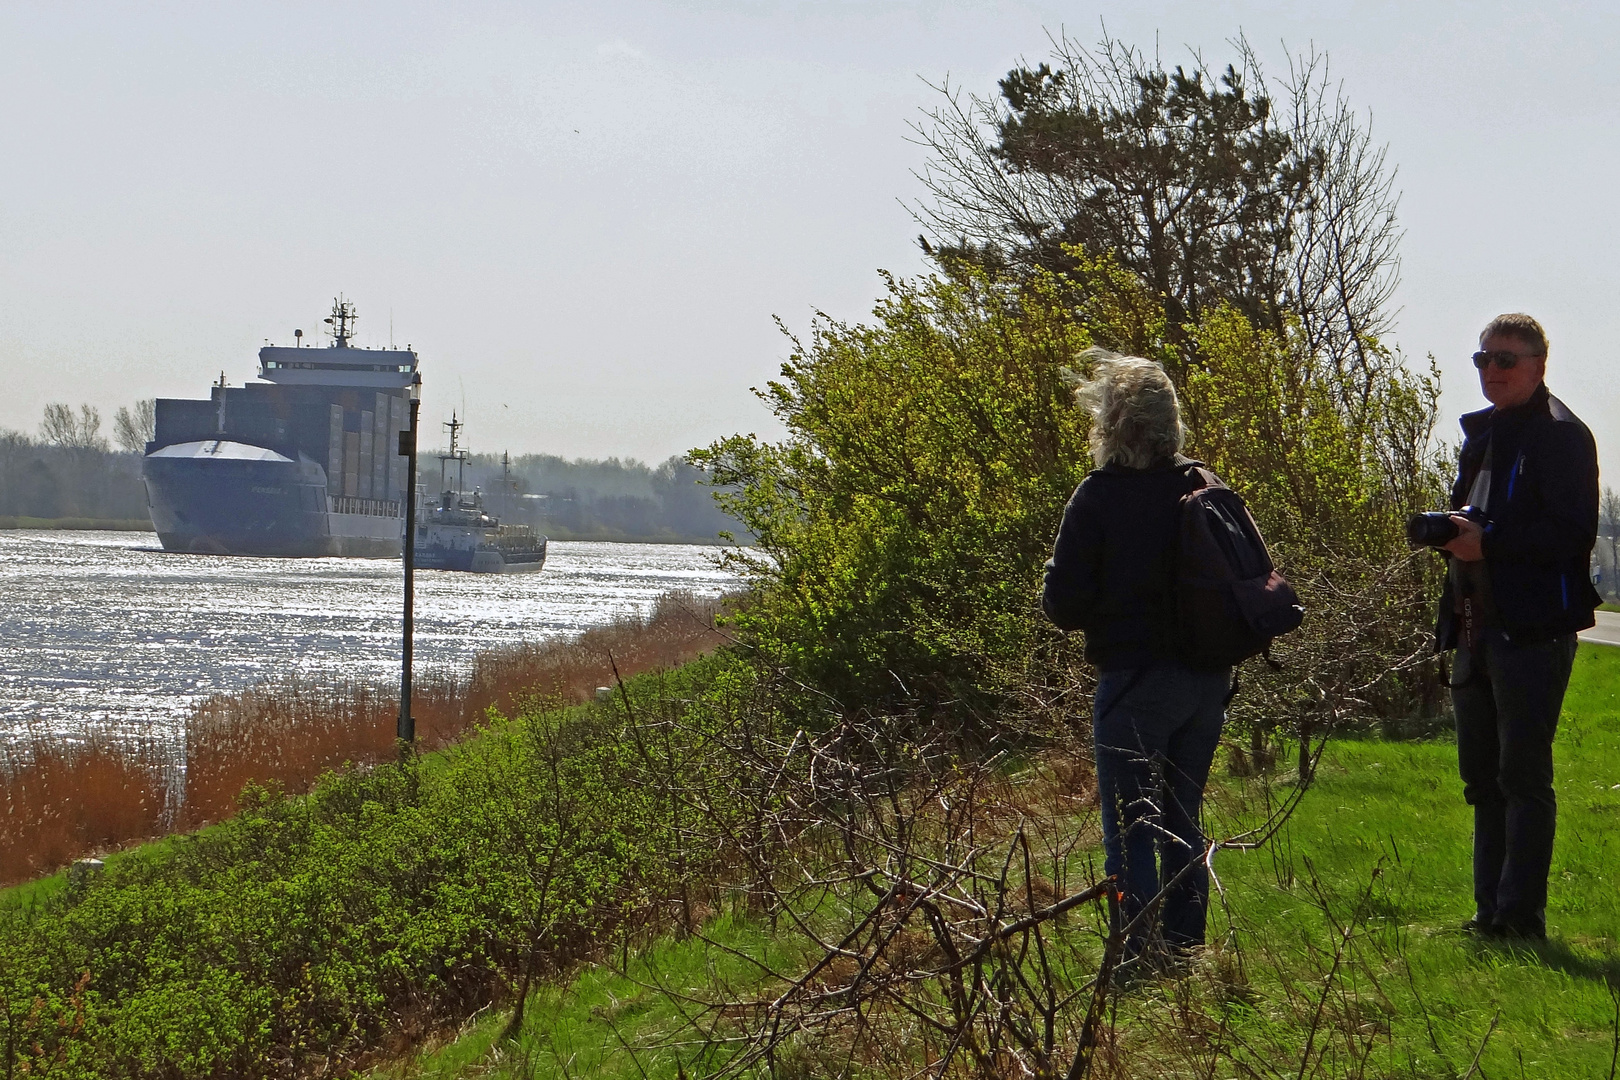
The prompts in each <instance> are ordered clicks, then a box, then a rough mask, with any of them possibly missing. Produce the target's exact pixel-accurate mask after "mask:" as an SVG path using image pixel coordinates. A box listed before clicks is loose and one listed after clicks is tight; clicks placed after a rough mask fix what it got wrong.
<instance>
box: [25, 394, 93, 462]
mask: <svg viewBox="0 0 1620 1080" xmlns="http://www.w3.org/2000/svg"><path fill="white" fill-rule="evenodd" d="M39 435H40V438H41V439H43V440H44V441H45V442H47V443H50V444H51V445H52V446H60V447H64V448H66V449H71V450H102V451H105V450H106V449H108V445H107V438H106V436H104V435H102V434H101V410H99V409H95V408H92V407H91V406H89V405H80V406H79V411H78V412H77V413H75V412H74V411H73V409H72V407H71V406H68V405H65V404H63V403H61V402H59V401H53V402H51V403H50V404H49V405H46V406H45V417H44V419H42V420H41V421H40V424H39Z"/></svg>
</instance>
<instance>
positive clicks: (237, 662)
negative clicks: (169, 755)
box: [0, 531, 735, 741]
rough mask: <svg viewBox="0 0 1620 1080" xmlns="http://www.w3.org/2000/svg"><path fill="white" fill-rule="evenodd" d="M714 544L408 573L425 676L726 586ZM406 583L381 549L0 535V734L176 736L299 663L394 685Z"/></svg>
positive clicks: (327, 673) (624, 547)
mask: <svg viewBox="0 0 1620 1080" xmlns="http://www.w3.org/2000/svg"><path fill="white" fill-rule="evenodd" d="M717 550H718V549H716V548H706V547H694V546H690V545H683V544H608V543H583V542H563V541H553V542H552V543H551V545H550V548H549V553H548V555H547V559H546V566H545V569H544V570H542V571H540V572H539V573H536V574H509V575H494V574H458V573H451V572H446V571H434V570H421V571H418V572H417V575H416V660H417V671H418V672H419V673H422V672H426V671H430V670H435V669H437V670H456V669H459V668H460V667H462V666H463V665H465V664H466V663H467V661H468V660H469V659H470V658H471V657H472V656H473V655H474V654H475V653H477V652H478V651H479V650H481V649H485V648H489V647H490V646H494V645H500V644H505V643H510V642H519V641H539V640H543V639H546V638H552V637H557V636H560V635H571V634H576V633H578V632H580V631H582V630H586V629H588V628H590V627H592V626H599V625H602V624H604V623H607V622H611V621H612V620H613V619H614V618H615V617H618V616H622V615H628V614H639V613H642V612H645V611H646V610H647V609H648V608H650V607H651V605H652V603H653V601H654V600H655V599H656V598H657V597H658V596H659V595H660V594H662V593H665V592H668V591H670V590H672V589H685V590H689V591H691V592H694V593H697V594H699V595H707V596H714V595H717V594H719V593H720V591H721V590H723V589H725V588H727V587H730V586H731V585H733V584H734V583H735V578H734V577H732V576H731V575H730V574H728V573H725V572H722V571H721V570H720V569H719V568H718V567H717V566H716V562H715V556H716V553H717ZM403 595H404V593H403V585H402V582H401V577H400V568H399V563H398V562H397V561H393V560H378V559H249V558H236V557H227V556H213V555H179V554H170V553H167V552H164V551H163V550H161V549H160V548H159V547H158V542H157V536H156V534H155V533H125V532H67V531H62V532H45V531H0V739H5V738H7V737H8V736H9V737H14V736H15V735H17V734H18V733H19V732H20V731H21V730H22V729H23V728H25V727H32V728H34V729H35V730H36V731H37V730H39V729H40V728H41V727H43V728H45V729H47V730H49V731H51V732H53V733H57V734H60V735H63V736H67V737H71V736H72V735H73V734H74V733H76V732H79V731H83V730H85V729H86V728H87V727H88V726H91V725H94V726H97V727H100V728H102V729H103V730H108V729H110V730H112V731H114V732H117V733H122V734H127V735H128V736H130V737H132V738H138V739H152V738H156V739H157V740H159V741H167V740H168V739H171V738H173V739H178V738H179V737H180V734H181V725H182V721H183V719H184V717H185V715H186V713H187V711H188V710H189V708H190V706H191V705H192V704H193V703H194V702H196V701H197V700H199V699H200V698H203V697H206V696H207V695H209V694H214V693H219V692H222V691H223V692H228V691H232V690H238V689H241V688H242V687H245V686H248V685H251V684H252V683H254V682H257V681H259V680H260V679H264V678H266V677H271V676H276V675H282V674H287V673H297V674H299V675H301V676H310V677H314V678H318V679H319V678H356V679H362V680H367V681H373V680H374V681H376V682H379V683H389V682H392V681H393V680H395V679H397V678H398V672H399V648H400V615H401V607H402V603H403Z"/></svg>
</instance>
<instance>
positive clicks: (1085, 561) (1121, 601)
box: [1041, 455, 1204, 671]
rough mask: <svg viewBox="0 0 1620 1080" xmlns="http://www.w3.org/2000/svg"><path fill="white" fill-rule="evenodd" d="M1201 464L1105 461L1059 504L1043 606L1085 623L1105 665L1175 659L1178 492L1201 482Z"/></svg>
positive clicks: (1056, 618)
mask: <svg viewBox="0 0 1620 1080" xmlns="http://www.w3.org/2000/svg"><path fill="white" fill-rule="evenodd" d="M1198 467H1199V462H1196V461H1192V460H1189V459H1188V458H1184V457H1181V456H1180V455H1177V456H1176V458H1175V460H1174V461H1173V462H1166V463H1165V464H1164V465H1162V466H1159V467H1158V468H1151V469H1128V468H1125V467H1124V466H1122V465H1108V466H1105V467H1104V468H1101V469H1098V470H1096V471H1095V472H1093V473H1091V474H1090V475H1088V476H1087V477H1086V478H1085V480H1083V481H1082V482H1081V484H1080V486H1079V487H1078V488H1076V489H1075V492H1074V495H1073V496H1072V497H1071V498H1070V499H1069V505H1068V506H1067V507H1065V508H1064V511H1063V525H1062V527H1061V528H1059V529H1058V535H1057V542H1056V543H1055V544H1054V545H1053V548H1052V558H1051V559H1050V560H1048V562H1047V564H1046V584H1045V587H1044V588H1043V589H1042V591H1041V606H1042V607H1043V608H1044V609H1045V610H1046V614H1047V617H1048V618H1050V619H1051V620H1052V621H1053V622H1054V623H1056V624H1057V625H1058V626H1060V627H1062V628H1063V629H1064V630H1083V631H1085V635H1086V659H1087V660H1090V661H1091V662H1092V663H1093V664H1095V665H1096V666H1097V667H1098V668H1099V669H1100V670H1102V671H1118V670H1120V669H1123V668H1134V667H1141V666H1143V665H1146V664H1149V663H1152V662H1153V661H1155V660H1162V659H1174V658H1175V657H1176V655H1177V652H1178V649H1177V645H1176V597H1175V558H1176V543H1177V539H1178V536H1179V530H1180V521H1181V516H1180V515H1181V497H1182V496H1183V495H1186V494H1187V493H1188V492H1190V491H1196V490H1197V489H1198V488H1201V487H1203V486H1204V482H1203V479H1202V478H1201V477H1200V476H1199V475H1198V473H1197V472H1196V471H1195V470H1196V469H1197V468H1198Z"/></svg>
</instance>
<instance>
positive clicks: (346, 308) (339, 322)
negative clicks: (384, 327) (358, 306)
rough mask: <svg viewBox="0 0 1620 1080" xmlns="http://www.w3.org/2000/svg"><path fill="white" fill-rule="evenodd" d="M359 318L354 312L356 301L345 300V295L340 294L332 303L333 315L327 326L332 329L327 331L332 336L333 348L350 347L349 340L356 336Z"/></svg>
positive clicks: (327, 320)
mask: <svg viewBox="0 0 1620 1080" xmlns="http://www.w3.org/2000/svg"><path fill="white" fill-rule="evenodd" d="M359 318H360V316H359V315H358V314H357V313H356V312H355V310H354V301H352V300H345V299H344V298H343V294H342V293H338V294H337V297H336V298H334V299H333V301H332V314H331V315H330V316H328V317H327V319H326V325H328V326H330V327H331V328H332V329H330V330H328V331H327V333H329V334H331V335H332V348H334V349H347V348H348V347H349V339H350V338H352V337H353V336H354V324H355V323H356V322H357V321H358V320H359Z"/></svg>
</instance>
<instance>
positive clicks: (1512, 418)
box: [1462, 383, 1552, 439]
mask: <svg viewBox="0 0 1620 1080" xmlns="http://www.w3.org/2000/svg"><path fill="white" fill-rule="evenodd" d="M1551 400H1552V394H1551V393H1550V392H1549V391H1548V390H1547V384H1546V383H1541V384H1540V385H1539V386H1537V387H1536V391H1535V393H1533V394H1531V395H1530V400H1529V401H1526V402H1525V403H1524V404H1523V405H1515V406H1514V407H1513V408H1511V409H1498V408H1497V407H1496V406H1495V405H1492V406H1490V407H1489V408H1486V409H1480V410H1478V411H1477V412H1471V413H1463V415H1462V429H1463V435H1465V436H1466V437H1468V438H1470V439H1472V438H1473V437H1474V436H1476V435H1483V434H1485V432H1486V431H1487V430H1489V429H1490V427H1491V426H1492V425H1493V424H1500V423H1523V422H1524V421H1525V420H1528V419H1529V418H1530V417H1532V416H1538V415H1547V414H1550V412H1551V411H1552V410H1551V408H1550V407H1549V405H1548V404H1547V403H1548V402H1549V401H1551Z"/></svg>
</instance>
